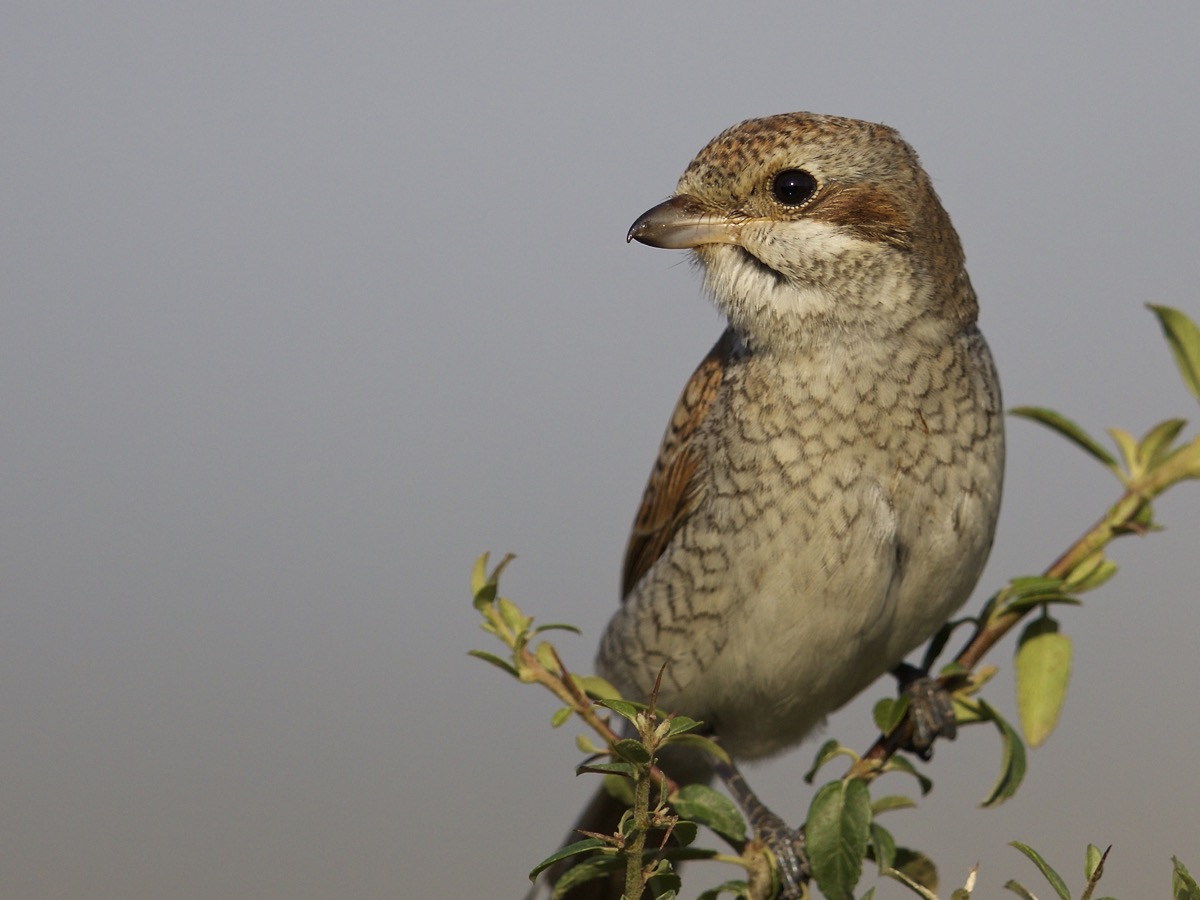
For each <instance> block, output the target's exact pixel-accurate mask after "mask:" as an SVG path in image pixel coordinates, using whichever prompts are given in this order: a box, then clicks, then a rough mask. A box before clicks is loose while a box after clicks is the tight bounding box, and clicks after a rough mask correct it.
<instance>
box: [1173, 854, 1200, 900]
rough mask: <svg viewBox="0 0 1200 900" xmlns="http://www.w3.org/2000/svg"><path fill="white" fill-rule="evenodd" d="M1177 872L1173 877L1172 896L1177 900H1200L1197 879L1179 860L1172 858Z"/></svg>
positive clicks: (1199, 888)
mask: <svg viewBox="0 0 1200 900" xmlns="http://www.w3.org/2000/svg"><path fill="white" fill-rule="evenodd" d="M1171 862H1172V863H1174V865H1175V871H1174V873H1173V875H1172V876H1171V896H1172V897H1174V898H1175V900H1200V886H1197V884H1196V879H1195V878H1193V877H1192V876H1191V874H1189V872H1188V870H1187V867H1186V866H1184V864H1183V863H1181V862H1180V861H1179V860H1178V859H1177V858H1175V857H1174V856H1172V857H1171Z"/></svg>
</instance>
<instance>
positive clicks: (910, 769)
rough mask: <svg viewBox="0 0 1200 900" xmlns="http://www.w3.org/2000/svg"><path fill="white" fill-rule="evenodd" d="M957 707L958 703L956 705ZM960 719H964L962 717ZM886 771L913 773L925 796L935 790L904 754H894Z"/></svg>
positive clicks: (885, 768) (931, 783)
mask: <svg viewBox="0 0 1200 900" xmlns="http://www.w3.org/2000/svg"><path fill="white" fill-rule="evenodd" d="M955 708H956V709H957V705H956V707H955ZM959 721H962V720H961V719H960V720H959ZM883 770H884V771H885V772H903V773H904V774H906V775H911V776H912V777H913V778H915V779H917V784H918V785H920V788H921V796H922V797H924V796H925V795H926V794H928V793H929V792H930V791H931V790H933V782H932V781H931V780H930V779H929V778H928V777H927V776H925V775H924V774H922V773H921V772H919V771H917V767H916V766H914V765H913V764H912V763H911V762H909V761H908V759H907V758H906V757H903V756H893V757H892V758H891V759H889V760H888V761H887V765H885V766H884V767H883Z"/></svg>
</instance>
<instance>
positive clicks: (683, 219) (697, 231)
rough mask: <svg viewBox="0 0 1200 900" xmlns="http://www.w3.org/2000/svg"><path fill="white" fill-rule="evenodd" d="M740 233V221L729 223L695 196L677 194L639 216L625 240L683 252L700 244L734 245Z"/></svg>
mask: <svg viewBox="0 0 1200 900" xmlns="http://www.w3.org/2000/svg"><path fill="white" fill-rule="evenodd" d="M740 231H741V223H740V222H731V221H730V220H729V219H728V218H726V217H725V216H723V215H721V214H720V213H718V212H715V211H714V210H713V209H712V208H711V207H708V206H705V205H704V204H702V203H701V202H700V201H699V200H697V199H696V198H695V197H689V196H688V195H687V194H680V195H679V196H677V197H672V198H671V199H670V200H668V201H667V202H666V203H660V204H658V206H655V207H654V208H653V209H648V210H646V211H645V212H644V213H642V214H641V215H640V216H639V217H638V220H637V221H636V222H634V223H633V227H632V228H630V229H629V234H627V235H626V236H625V240H626V241H627V242H628V241H640V242H641V243H643V244H648V245H650V246H651V247H662V248H664V249H666V250H686V249H688V248H690V247H699V246H700V245H701V244H736V243H738V233H739V232H740Z"/></svg>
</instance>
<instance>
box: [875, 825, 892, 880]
mask: <svg viewBox="0 0 1200 900" xmlns="http://www.w3.org/2000/svg"><path fill="white" fill-rule="evenodd" d="M871 855H872V856H873V857H874V858H875V864H876V865H878V866H879V871H880V873H882V872H883V870H884V869H890V868H892V867H893V866H895V865H896V839H895V838H894V837H892V833H891V832H890V831H888V830H887V829H886V828H884V827H883V826H882V825H880V824H879V823H878V822H872V823H871Z"/></svg>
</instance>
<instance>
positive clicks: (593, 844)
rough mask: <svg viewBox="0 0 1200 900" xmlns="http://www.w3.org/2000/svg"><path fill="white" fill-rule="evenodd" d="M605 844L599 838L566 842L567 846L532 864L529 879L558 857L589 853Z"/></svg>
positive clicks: (534, 877) (553, 862)
mask: <svg viewBox="0 0 1200 900" xmlns="http://www.w3.org/2000/svg"><path fill="white" fill-rule="evenodd" d="M607 846H608V844H606V843H604V841H602V840H600V839H599V838H586V839H585V840H582V841H576V842H575V843H573V844H567V846H565V847H563V848H562V849H561V850H559V851H558V852H557V853H554V854H551V855H550V856H547V857H546V858H545V859H543V860H542V861H541V862H540V863H538V864H537V865H536V866H534V867H533V870H532V871H531V872H530V873H529V880H530V881H534V880H536V879H537V877H538V875H540V874H541V873H542V872H544V871H545V870H546V869H548V868H550V867H551V866H552V865H554V864H555V863H556V862H558V861H559V860H560V859H567V858H569V857H572V856H578V855H579V854H580V853H590V852H592V851H593V850H599V849H600V848H601V847H607Z"/></svg>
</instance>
